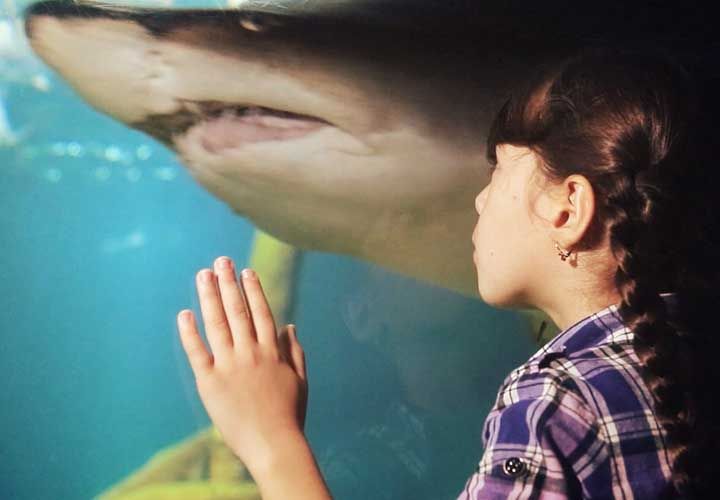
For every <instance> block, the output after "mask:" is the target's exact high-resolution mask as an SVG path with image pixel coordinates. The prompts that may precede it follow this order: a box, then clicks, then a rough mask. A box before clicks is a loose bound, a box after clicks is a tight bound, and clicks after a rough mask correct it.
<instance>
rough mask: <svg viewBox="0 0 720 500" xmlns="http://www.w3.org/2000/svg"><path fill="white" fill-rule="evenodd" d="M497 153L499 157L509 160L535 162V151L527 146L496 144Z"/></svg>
mask: <svg viewBox="0 0 720 500" xmlns="http://www.w3.org/2000/svg"><path fill="white" fill-rule="evenodd" d="M495 155H496V157H497V158H498V159H500V158H501V157H502V158H503V159H504V160H505V161H508V162H513V163H517V162H521V161H522V162H533V161H534V160H535V158H534V155H533V152H532V150H531V149H530V148H528V147H525V146H515V145H513V144H498V145H497V146H495Z"/></svg>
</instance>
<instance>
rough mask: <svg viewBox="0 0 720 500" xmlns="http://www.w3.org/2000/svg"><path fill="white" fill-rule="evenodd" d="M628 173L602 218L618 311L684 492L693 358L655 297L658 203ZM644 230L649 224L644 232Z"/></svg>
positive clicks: (693, 411)
mask: <svg viewBox="0 0 720 500" xmlns="http://www.w3.org/2000/svg"><path fill="white" fill-rule="evenodd" d="M632 177H634V176H633V175H632V174H631V175H629V176H626V179H625V182H618V183H617V184H616V192H615V193H613V194H611V195H610V196H609V198H608V206H609V207H612V208H608V209H607V210H608V212H610V211H612V212H614V213H613V214H611V215H609V217H608V219H607V221H608V223H609V235H610V245H611V250H612V252H613V254H614V255H615V258H616V259H617V261H618V269H617V271H616V274H615V285H616V287H617V289H618V292H619V293H620V296H621V297H622V301H621V303H620V306H619V308H618V313H619V314H620V316H621V317H622V319H623V323H624V324H625V326H626V327H627V328H628V330H630V331H632V332H633V333H634V337H633V347H634V350H635V354H636V355H637V357H638V359H639V361H640V363H641V375H642V377H643V380H644V381H645V383H646V385H647V387H648V389H649V391H650V393H651V394H652V397H653V400H654V402H655V409H656V413H657V415H658V419H659V421H660V424H661V425H662V426H663V427H664V428H665V429H666V431H667V441H668V442H667V447H668V450H669V453H670V456H671V457H672V459H673V460H674V462H675V466H674V467H673V478H672V483H673V486H674V488H675V490H676V492H678V493H682V494H685V495H687V494H688V493H689V492H687V491H686V487H687V484H688V482H689V476H690V474H691V473H692V471H691V470H689V469H692V468H694V465H693V459H694V457H692V456H691V451H690V446H689V444H690V441H691V440H692V428H693V423H694V422H693V421H694V419H695V414H696V413H697V409H696V403H695V401H694V400H693V398H689V397H687V393H688V391H689V390H690V389H692V387H693V385H692V382H693V378H694V377H693V376H692V372H691V370H692V367H693V363H691V362H689V361H690V360H691V359H692V358H693V356H692V355H691V354H690V353H689V346H688V345H687V342H686V341H685V340H684V339H683V337H682V335H681V332H680V331H679V330H678V327H677V324H676V323H671V322H670V321H669V320H668V310H667V305H666V303H665V301H663V299H662V298H661V297H660V292H661V291H662V290H661V289H660V287H661V284H660V283H658V281H657V280H656V277H657V276H658V275H659V273H658V272H657V269H654V268H653V267H654V266H652V267H651V266H649V265H648V264H649V263H654V262H656V260H657V259H653V255H652V251H653V248H657V242H653V241H651V238H652V235H653V234H655V235H657V234H664V233H661V232H660V231H658V230H657V228H658V225H659V222H660V221H658V217H657V213H658V212H659V204H658V202H657V200H656V199H655V198H654V197H653V194H654V193H657V191H649V190H646V189H643V188H642V187H637V186H636V185H635V182H634V181H633V180H632ZM648 228H653V231H649V230H648ZM672 493H673V492H670V491H669V492H667V495H668V497H671V494H672Z"/></svg>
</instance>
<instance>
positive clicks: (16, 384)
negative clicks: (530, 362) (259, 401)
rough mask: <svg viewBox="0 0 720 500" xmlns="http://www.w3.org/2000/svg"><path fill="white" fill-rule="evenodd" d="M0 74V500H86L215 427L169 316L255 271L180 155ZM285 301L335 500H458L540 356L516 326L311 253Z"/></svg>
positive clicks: (315, 438)
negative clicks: (520, 378) (483, 434)
mask: <svg viewBox="0 0 720 500" xmlns="http://www.w3.org/2000/svg"><path fill="white" fill-rule="evenodd" d="M6 5H7V4H6ZM2 19H5V20H8V19H9V18H8V17H3V18H2ZM5 57H6V58H5V60H4V61H3V63H2V66H0V70H2V73H0V91H1V94H0V96H1V97H2V102H1V104H2V109H3V110H4V116H5V119H6V120H5V121H6V123H7V124H8V125H9V126H10V127H11V130H13V131H16V132H18V135H19V139H18V142H17V143H15V144H4V145H3V146H2V148H0V176H1V177H0V204H1V208H2V210H1V211H0V238H2V239H1V242H2V266H0V273H1V276H0V294H1V296H2V298H3V305H2V308H1V309H0V311H1V312H0V328H1V329H2V330H1V331H2V334H3V341H2V343H0V371H1V372H0V375H1V377H0V379H1V380H2V381H3V390H2V391H1V392H0V394H2V396H1V398H2V399H0V408H2V410H1V412H0V429H1V431H0V432H2V448H1V450H2V451H0V497H2V498H3V499H23V500H25V499H85V498H92V497H94V496H95V495H98V494H99V493H100V492H102V491H104V490H106V489H107V488H109V487H110V486H112V485H113V484H115V483H117V482H119V481H121V480H123V479H124V478H126V477H128V476H130V475H132V474H133V473H134V472H135V471H137V469H139V468H140V467H142V466H143V465H144V464H146V463H147V461H148V460H149V459H150V458H151V457H152V456H153V455H154V454H155V453H157V452H159V451H161V450H163V449H166V448H168V447H171V446H173V445H175V444H177V443H178V442H180V441H182V440H183V439H185V438H187V437H188V436H191V435H192V434H194V433H196V432H198V431H200V430H202V429H204V428H206V427H207V426H208V425H209V420H208V418H207V415H206V414H205V411H204V409H203V407H202V404H201V402H200V400H199V398H198V396H197V394H196V392H195V387H194V382H193V379H192V373H191V371H190V368H189V366H188V365H187V362H186V359H185V355H184V353H183V352H182V349H181V346H180V343H179V339H178V336H177V331H176V326H175V316H176V314H177V312H179V311H180V310H181V309H184V308H191V309H193V310H194V311H195V313H196V315H197V316H199V315H200V312H199V304H198V300H197V296H196V290H195V284H194V283H195V282H194V277H195V273H196V272H197V271H198V270H199V269H201V268H203V267H209V266H211V264H212V261H213V260H214V258H215V257H217V256H219V255H228V256H230V257H232V258H233V259H234V260H235V261H236V263H237V265H238V266H244V265H246V264H247V262H248V258H249V255H250V248H251V247H250V245H251V242H252V237H253V233H254V227H253V226H252V224H251V223H250V221H248V220H246V219H244V218H242V217H240V216H238V215H237V214H235V213H233V212H232V211H231V210H230V209H229V208H228V207H227V206H226V205H225V204H224V203H223V202H221V201H220V200H218V199H216V198H214V197H213V196H212V195H211V194H210V193H208V192H207V191H205V190H204V189H203V188H202V187H201V186H199V185H198V184H197V183H196V182H195V181H194V180H193V178H192V177H191V176H190V175H189V174H187V173H186V171H185V170H184V168H183V166H182V165H181V164H179V163H177V161H176V160H175V158H174V154H173V152H171V151H169V150H167V149H165V148H164V147H163V146H162V145H161V144H159V143H157V142H155V141H154V140H153V139H151V138H149V137H148V136H145V135H143V134H141V133H139V132H135V131H133V130H130V129H128V128H126V127H124V126H122V125H120V124H119V123H117V122H115V121H113V120H111V119H110V118H108V117H106V116H104V115H101V114H99V113H97V112H95V111H94V110H92V109H91V108H90V107H89V106H88V105H87V104H86V103H85V102H84V101H82V100H80V99H79V98H78V97H77V96H76V95H75V94H74V92H73V91H72V90H71V89H70V88H69V87H67V86H66V85H65V84H64V82H63V81H62V80H60V79H59V78H57V77H56V76H55V75H54V74H53V73H52V71H50V70H49V69H48V68H45V67H44V66H42V65H41V64H40V63H39V62H34V63H31V62H29V60H24V61H25V62H22V63H19V62H18V61H17V60H11V59H10V56H5ZM23 68H24V69H23ZM38 74H41V75H43V76H44V78H46V79H47V80H46V83H47V84H48V88H47V89H45V90H41V89H39V88H38V86H39V87H43V85H42V84H40V85H38V84H37V82H38V80H37V78H35V79H33V78H34V77H36V76H37V75H38ZM41 81H42V80H41ZM33 82H34V83H33ZM469 236H470V235H468V238H469ZM468 258H471V256H470V255H468ZM297 286H298V288H297V300H296V302H295V304H294V307H293V313H292V317H291V318H290V320H291V322H293V323H295V324H297V325H298V335H299V339H300V341H301V343H302V345H303V347H304V350H305V353H306V360H307V366H308V377H309V383H310V404H309V408H308V416H307V423H306V433H307V436H308V439H309V441H310V443H311V445H312V447H313V449H314V451H315V454H316V457H318V461H319V462H320V466H321V469H322V471H323V473H324V474H325V476H326V480H327V482H328V484H329V486H330V489H331V490H332V492H333V493H334V495H335V497H336V498H337V499H368V498H373V499H383V498H388V499H402V498H413V499H428V500H429V499H433V500H437V499H453V498H455V496H456V495H457V493H458V492H459V491H460V490H461V489H462V487H463V485H464V483H465V480H466V479H467V477H469V475H470V474H471V473H472V471H473V470H474V468H475V465H476V462H477V461H478V460H479V459H480V456H481V454H482V446H481V439H480V431H481V428H482V424H483V421H484V419H485V416H486V414H487V411H488V410H489V408H490V406H491V405H492V403H493V400H494V397H495V394H496V391H497V387H498V385H499V384H500V383H501V381H502V380H503V378H504V377H505V376H506V375H507V373H508V372H509V371H510V370H511V369H512V368H514V367H515V366H517V365H518V364H520V363H522V362H523V361H525V360H526V359H527V358H528V357H529V356H530V355H531V354H532V353H533V352H534V351H535V350H536V349H537V346H536V345H535V344H534V343H533V342H532V340H531V339H530V338H529V337H528V336H526V335H525V334H524V333H523V332H525V329H526V327H525V322H524V320H523V319H522V318H521V317H520V316H519V315H518V314H516V313H514V312H511V311H500V310H495V309H492V308H489V307H487V306H485V305H484V304H483V303H481V302H480V301H477V300H472V299H469V298H466V297H463V296H461V295H458V294H455V293H453V292H450V291H447V290H443V289H440V288H437V287H433V286H430V285H425V284H422V283H419V282H417V281H415V280H412V279H410V278H405V277H402V276H399V275H396V274H393V273H390V272H387V271H385V270H383V269H380V268H378V267H376V266H373V265H371V264H369V263H365V262H359V261H356V260H353V259H350V258H347V257H343V256H339V255H331V254H325V253H318V252H304V253H303V254H302V260H301V263H300V272H299V275H298V285H297Z"/></svg>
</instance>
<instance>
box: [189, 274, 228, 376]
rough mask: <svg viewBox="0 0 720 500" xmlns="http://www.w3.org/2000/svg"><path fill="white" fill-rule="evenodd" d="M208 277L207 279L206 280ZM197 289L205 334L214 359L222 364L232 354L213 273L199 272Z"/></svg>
mask: <svg viewBox="0 0 720 500" xmlns="http://www.w3.org/2000/svg"><path fill="white" fill-rule="evenodd" d="M208 276H209V279H206V277H208ZM197 287H198V296H199V297H200V309H201V311H202V317H203V321H204V323H205V334H206V335H207V339H208V342H209V343H210V349H212V352H213V354H214V355H215V358H216V359H217V360H218V361H220V362H222V361H223V360H224V359H227V358H228V357H229V356H230V354H231V353H232V347H233V343H232V336H231V335H232V334H231V332H230V325H229V324H228V321H227V317H226V316H225V309H224V308H223V305H222V301H221V300H220V292H219V291H218V288H217V285H216V279H215V273H213V272H212V270H209V269H203V270H202V271H200V272H199V273H198V275H197Z"/></svg>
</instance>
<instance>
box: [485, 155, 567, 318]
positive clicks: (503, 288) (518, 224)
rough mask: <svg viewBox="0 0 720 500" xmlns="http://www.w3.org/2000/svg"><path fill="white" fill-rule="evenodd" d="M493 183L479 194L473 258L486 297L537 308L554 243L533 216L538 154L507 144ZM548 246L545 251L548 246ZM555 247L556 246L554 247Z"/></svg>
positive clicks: (498, 302)
mask: <svg viewBox="0 0 720 500" xmlns="http://www.w3.org/2000/svg"><path fill="white" fill-rule="evenodd" d="M496 152H497V166H496V167H495V168H494V169H493V172H492V177H491V180H490V183H489V184H488V185H487V186H486V187H485V189H483V190H482V191H481V192H480V194H479V195H478V196H477V198H476V199H475V209H476V210H477V213H478V220H477V224H476V225H475V230H474V232H473V237H472V240H473V245H474V246H475V251H474V252H473V261H474V262H475V268H476V270H477V280H478V291H479V293H480V297H481V298H482V299H483V300H484V301H485V302H486V303H488V304H490V305H493V306H506V307H508V306H519V307H533V303H532V300H531V298H532V297H534V296H535V293H536V291H537V290H540V289H541V287H542V284H541V283H536V282H535V281H540V280H539V279H538V276H540V275H541V274H542V273H541V272H538V270H539V269H541V268H538V266H542V264H543V259H542V256H544V255H547V253H546V249H544V248H543V247H542V246H541V245H552V242H551V241H550V240H549V239H548V236H547V234H546V233H542V232H540V231H539V227H537V226H536V225H534V224H533V223H532V221H531V215H530V212H531V210H532V208H533V207H531V205H530V200H531V194H532V193H533V191H532V188H533V184H531V182H532V178H531V176H532V174H533V173H534V172H535V169H536V165H535V161H536V156H535V155H534V153H533V152H532V151H531V150H530V149H528V148H525V147H517V146H512V145H509V144H501V145H499V146H498V147H497V148H496ZM543 250H545V251H543ZM553 250H554V249H553Z"/></svg>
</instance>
